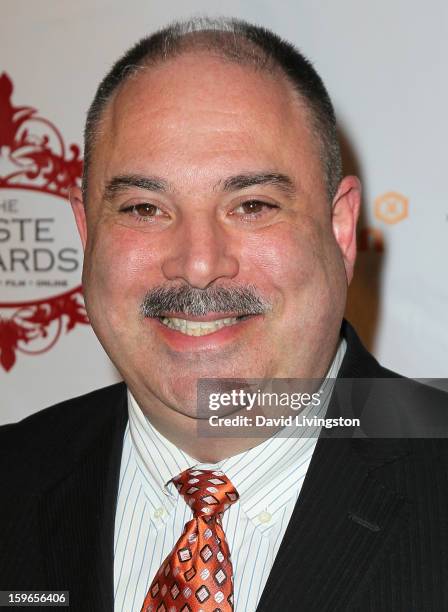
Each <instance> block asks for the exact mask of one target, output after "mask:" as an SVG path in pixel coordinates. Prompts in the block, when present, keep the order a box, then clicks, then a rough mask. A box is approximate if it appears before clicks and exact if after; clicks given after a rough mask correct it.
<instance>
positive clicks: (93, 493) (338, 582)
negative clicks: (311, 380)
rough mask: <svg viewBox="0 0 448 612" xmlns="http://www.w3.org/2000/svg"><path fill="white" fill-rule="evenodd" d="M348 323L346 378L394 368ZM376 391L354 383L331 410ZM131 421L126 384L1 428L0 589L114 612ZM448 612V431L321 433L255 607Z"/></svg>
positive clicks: (432, 398) (425, 397)
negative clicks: (369, 435) (120, 498)
mask: <svg viewBox="0 0 448 612" xmlns="http://www.w3.org/2000/svg"><path fill="white" fill-rule="evenodd" d="M343 332H344V334H345V336H346V338H347V342H348V348H347V353H346V355H345V358H344V361H343V365H342V367H341V371H340V376H341V377H356V378H360V377H364V378H369V379H370V378H373V377H383V378H389V377H393V376H396V375H394V374H393V373H391V372H389V371H388V370H385V369H383V368H381V367H380V366H379V365H378V363H377V362H376V361H375V360H374V358H373V357H372V356H371V355H370V354H369V353H367V351H366V350H365V349H364V348H363V347H362V345H361V343H360V341H359V339H358V338H357V336H356V334H355V332H354V331H353V330H352V328H351V327H350V326H349V325H348V324H344V326H343ZM413 393H414V395H416V396H417V397H418V399H419V403H420V404H423V406H424V410H425V413H427V414H429V415H430V414H431V410H432V409H433V408H432V407H433V406H435V405H437V406H439V407H440V406H441V405H444V406H445V407H446V406H447V402H446V396H445V395H444V394H442V393H441V392H437V391H435V390H430V389H428V388H426V387H418V386H417V387H415V388H413ZM335 397H336V396H335ZM365 402H366V390H365V386H361V387H360V389H357V387H356V385H354V386H353V387H351V390H350V397H348V398H346V400H344V402H342V403H343V405H342V406H338V405H337V403H338V400H337V398H336V399H335V401H333V400H332V404H331V406H330V411H332V412H337V411H338V410H339V411H342V412H344V411H346V410H348V411H349V412H350V411H353V412H354V413H356V414H359V412H360V411H362V409H363V406H364V405H365ZM347 406H348V408H347ZM391 410H396V411H397V412H400V411H401V412H402V411H405V410H406V406H401V405H400V399H399V398H396V406H395V404H394V405H393V406H392V407H391ZM126 422H127V401H126V388H125V385H124V384H123V383H120V384H117V385H113V386H111V387H107V388H105V389H100V390H98V391H94V392H93V393H89V394H88V395H85V396H83V397H79V398H75V399H72V400H69V401H67V402H63V403H62V404H59V405H57V406H53V407H51V408H48V409H46V410H43V411H41V412H39V413H37V414H34V415H32V416H30V417H28V418H27V419H25V420H23V421H22V422H20V423H17V424H13V425H7V426H4V427H2V428H0V491H1V494H0V495H1V498H0V499H1V501H0V590H6V589H11V590H12V589H15V590H19V589H20V590H25V589H28V590H31V589H36V590H37V589H39V590H45V589H48V590H69V591H70V603H71V605H70V610H72V612H90V611H92V612H112V610H113V533H114V515H115V504H116V498H117V485H118V477H119V468H120V458H121V448H122V440H123V433H124V429H125V426H126ZM447 610H448V448H447V441H446V440H445V439H384V440H381V439H359V438H351V439H341V438H339V439H338V438H336V439H333V438H332V437H322V438H321V439H320V440H319V441H318V444H317V447H316V450H315V453H314V455H313V458H312V461H311V465H310V467H309V470H308V473H307V476H306V478H305V482H304V485H303V488H302V491H301V493H300V496H299V500H298V502H297V504H296V507H295V510H294V513H293V515H292V518H291V521H290V523H289V525H288V528H287V531H286V534H285V536H284V539H283V542H282V544H281V547H280V550H279V553H278V555H277V558H276V560H275V563H274V566H273V568H272V571H271V574H270V576H269V579H268V582H267V584H266V588H265V589H264V592H263V595H262V598H261V601H260V603H259V606H258V611H259V612H272V611H274V612H276V611H279V612H289V611H299V612H326V611H328V612H329V611H331V612H341V611H344V612H345V611H352V612H354V611H357V612H430V611H434V612H443V611H447ZM129 612H131V611H129Z"/></svg>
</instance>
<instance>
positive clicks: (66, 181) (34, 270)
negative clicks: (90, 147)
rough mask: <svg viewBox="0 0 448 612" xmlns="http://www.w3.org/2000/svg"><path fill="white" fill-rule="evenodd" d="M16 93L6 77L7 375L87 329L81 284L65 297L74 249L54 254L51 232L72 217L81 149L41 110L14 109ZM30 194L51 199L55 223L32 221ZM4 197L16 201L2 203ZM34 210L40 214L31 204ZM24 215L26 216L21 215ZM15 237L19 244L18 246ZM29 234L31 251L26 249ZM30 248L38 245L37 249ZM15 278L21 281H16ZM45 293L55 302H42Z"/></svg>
mask: <svg viewBox="0 0 448 612" xmlns="http://www.w3.org/2000/svg"><path fill="white" fill-rule="evenodd" d="M12 94H13V83H12V81H11V79H10V78H9V76H8V75H7V74H5V73H3V74H2V75H1V76H0V205H1V206H2V207H3V208H2V209H1V210H0V213H1V212H8V213H11V214H10V215H9V217H5V218H0V222H1V223H0V232H1V233H0V248H3V249H4V250H3V251H0V295H1V297H0V366H1V367H3V368H4V370H6V371H9V370H11V368H12V367H13V366H14V364H15V363H16V359H17V353H19V352H21V353H26V354H33V355H36V354H40V353H42V352H45V351H48V350H49V349H50V348H51V347H52V346H53V345H54V344H55V343H56V342H57V340H58V339H59V337H60V335H61V333H62V332H69V331H71V330H72V329H73V328H74V327H75V326H76V325H77V324H87V323H88V319H87V315H86V312H85V308H84V302H83V298H82V289H81V285H80V284H79V278H78V277H77V276H76V286H74V287H73V286H71V287H69V289H68V290H64V291H63V292H62V293H61V287H63V286H64V285H67V284H68V283H69V282H71V283H72V285H73V283H74V281H73V278H75V274H74V272H75V270H77V268H79V262H78V260H77V259H76V258H77V257H78V255H77V252H76V249H74V248H71V247H70V246H69V247H67V246H66V245H62V246H61V245H59V247H61V248H58V250H57V251H56V250H55V249H56V247H55V244H56V243H58V241H59V242H60V241H61V239H60V238H59V236H58V233H57V232H54V228H55V224H56V222H57V221H58V219H59V218H60V215H61V214H63V215H66V214H67V213H66V210H67V208H68V206H67V196H68V190H69V188H70V187H71V186H72V185H75V184H78V183H79V181H80V178H81V175H82V159H81V158H80V148H79V147H78V145H76V144H72V145H70V147H69V150H68V151H67V149H66V146H65V143H64V139H63V137H62V135H61V133H60V131H59V130H58V129H57V128H56V127H55V126H54V125H53V124H52V123H51V122H50V121H49V120H47V119H45V118H43V117H41V116H39V114H38V112H37V110H36V109H34V108H32V107H29V106H14V105H13V103H12ZM3 190H10V191H3ZM24 192H27V194H28V200H27V201H26V202H25V203H24V202H21V201H20V194H23V193H24ZM31 192H32V193H33V194H34V195H33V196H32V197H35V198H38V196H37V194H38V193H40V194H41V196H42V194H44V195H45V196H50V197H49V198H48V197H47V201H48V202H49V204H48V206H47V204H46V206H47V208H48V207H50V209H51V210H53V209H54V210H56V215H55V216H54V218H53V217H52V216H49V215H48V214H47V216H46V217H45V218H35V217H36V214H37V213H33V214H34V217H33V214H31V215H30V214H29V211H30V210H31V209H30V206H31V204H30V200H29V197H30V195H31ZM5 194H19V196H17V195H16V197H15V198H13V197H12V196H11V197H8V196H6V197H3V196H5ZM2 197H3V199H1V198H2ZM20 206H21V207H22V208H21V209H20ZM8 207H10V208H8ZM32 207H33V208H32V210H38V207H37V206H35V204H34V203H32ZM63 207H65V208H63ZM24 210H25V212H26V213H27V214H23V213H24ZM61 211H62V212H61ZM14 213H15V214H14ZM14 232H15V234H16V235H17V238H16V243H14V244H13V240H14ZM51 232H53V234H54V236H53V237H52V234H51ZM28 235H29V236H30V240H29V244H27V243H26V240H27V239H28V238H27V236H28ZM30 241H31V242H32V241H34V242H33V244H32V246H33V248H32V249H31V248H30V246H29V245H30V244H31V242H30ZM19 243H20V244H19ZM11 245H12V246H11ZM33 266H34V267H33ZM19 272H20V274H18V273H19ZM56 273H57V274H58V275H59V280H58V281H56V280H52V281H50V280H48V278H49V275H50V274H53V275H54V274H56ZM36 274H37V276H36ZM39 274H40V276H39ZM45 274H46V276H45ZM63 274H65V275H66V276H70V281H62V280H60V279H61V278H62V275H63ZM8 275H9V276H8ZM18 276H21V280H17V278H18ZM56 287H57V289H56ZM17 292H19V295H17ZM30 292H31V293H30ZM33 292H34V293H33ZM42 292H44V293H46V294H48V293H51V294H52V295H50V296H48V295H39V294H42ZM55 293H56V295H55Z"/></svg>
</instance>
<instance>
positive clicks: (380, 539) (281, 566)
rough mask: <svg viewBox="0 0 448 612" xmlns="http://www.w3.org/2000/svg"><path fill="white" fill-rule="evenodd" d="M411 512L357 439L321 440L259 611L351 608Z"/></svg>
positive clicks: (303, 611)
mask: <svg viewBox="0 0 448 612" xmlns="http://www.w3.org/2000/svg"><path fill="white" fill-rule="evenodd" d="M405 518H406V509H405V507H404V504H403V500H402V499H401V498H400V497H399V496H398V495H396V494H395V493H394V492H392V491H388V490H387V489H386V488H385V487H384V486H383V485H382V484H381V483H379V482H377V481H376V480H375V478H374V477H373V476H370V475H369V473H368V470H367V467H366V465H365V464H364V463H363V461H362V460H361V459H360V458H359V457H358V455H357V453H356V451H355V450H354V449H353V444H352V441H350V440H346V439H339V440H332V439H321V440H319V442H318V444H317V447H316V450H315V453H314V455H313V459H312V462H311V464H310V468H309V470H308V473H307V476H306V478H305V482H304V484H303V489H302V491H301V494H300V497H299V501H298V503H297V504H296V507H295V510H294V513H293V515H292V518H291V521H290V523H289V525H288V528H287V530H286V533H285V536H284V538H283V541H282V545H281V547H280V550H279V553H278V555H277V557H276V560H275V563H274V566H273V568H272V571H271V574H270V576H269V579H268V582H267V584H266V587H265V589H264V591H263V595H262V598H261V600H260V603H259V606H258V608H257V610H258V612H268V611H271V610H285V611H289V610H300V611H301V612H306V611H310V612H311V611H313V612H314V611H315V610H319V612H324V611H326V610H331V611H332V612H336V611H337V610H341V611H342V610H344V611H345V610H346V609H347V605H348V604H349V602H351V601H352V600H353V599H354V598H355V597H356V594H357V592H359V591H360V590H361V589H362V587H363V585H364V584H365V582H366V581H367V580H368V577H369V575H370V573H371V572H372V571H373V570H374V569H375V565H376V564H377V563H378V562H379V559H380V557H381V552H382V551H384V550H385V548H387V546H388V545H390V543H391V542H392V540H393V538H394V535H395V534H396V533H398V531H399V529H400V526H401V524H402V521H403V520H405Z"/></svg>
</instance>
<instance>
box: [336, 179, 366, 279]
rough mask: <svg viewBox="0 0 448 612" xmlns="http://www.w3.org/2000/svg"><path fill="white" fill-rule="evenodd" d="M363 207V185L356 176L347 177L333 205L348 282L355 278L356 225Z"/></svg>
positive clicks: (338, 241) (337, 240) (342, 182)
mask: <svg viewBox="0 0 448 612" xmlns="http://www.w3.org/2000/svg"><path fill="white" fill-rule="evenodd" d="M360 206H361V183H360V181H359V179H358V178H357V177H356V176H346V177H344V178H343V179H342V181H341V182H340V184H339V188H338V190H337V193H336V195H335V197H334V199H333V204H332V225H333V233H334V236H335V238H336V242H337V243H338V245H339V248H340V249H341V253H342V257H343V260H344V266H345V272H346V275H347V282H348V284H350V282H351V280H352V278H353V270H354V267H355V261H356V223H357V221H358V216H359V210H360Z"/></svg>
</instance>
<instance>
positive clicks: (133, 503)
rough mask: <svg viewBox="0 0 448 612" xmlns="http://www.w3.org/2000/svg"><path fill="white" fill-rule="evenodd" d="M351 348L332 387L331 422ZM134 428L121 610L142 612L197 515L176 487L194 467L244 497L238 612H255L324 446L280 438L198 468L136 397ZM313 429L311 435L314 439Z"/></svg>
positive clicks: (127, 471)
mask: <svg viewBox="0 0 448 612" xmlns="http://www.w3.org/2000/svg"><path fill="white" fill-rule="evenodd" d="M345 349H346V343H345V340H342V341H341V343H340V345H339V348H338V351H337V353H336V356H335V358H334V360H333V363H332V365H331V367H330V369H329V371H328V373H327V379H326V381H325V382H324V385H323V387H324V389H323V390H324V395H323V397H325V400H324V401H323V402H322V403H321V405H320V407H319V409H318V412H316V413H315V414H316V416H324V415H325V412H326V409H327V406H328V401H329V399H330V396H331V392H332V389H333V385H334V378H335V377H336V375H337V372H338V370H339V367H340V365H341V362H342V359H343V357H344V354H345ZM128 400H129V401H128V405H129V422H128V425H127V427H126V431H125V436H124V444H123V452H122V459H121V469H120V481H119V492H118V502H117V511H116V515H115V536H114V590H115V612H140V609H141V605H142V603H143V600H144V598H145V596H146V593H147V591H148V588H149V586H150V584H151V582H152V579H153V577H154V576H155V574H156V572H157V570H158V569H159V567H160V565H161V564H162V562H163V561H164V559H165V558H166V556H167V555H168V554H169V553H170V552H171V550H172V548H173V546H174V545H175V543H176V542H177V540H178V538H179V537H180V535H181V534H182V531H183V528H184V525H185V523H186V522H187V521H189V520H190V519H191V517H192V512H191V509H190V508H189V507H188V506H187V504H186V503H185V502H184V500H183V498H182V497H179V495H178V493H177V491H176V489H175V488H174V485H173V484H172V483H169V481H170V480H171V479H172V478H173V476H176V475H177V474H179V473H180V472H183V471H184V470H186V469H187V468H189V467H192V466H196V467H198V468H201V467H202V468H206V469H211V468H213V469H218V470H222V471H223V472H224V473H225V474H226V475H227V476H228V477H229V478H230V480H231V481H232V483H233V485H234V486H235V488H236V489H237V491H238V493H239V495H240V499H239V500H238V501H237V502H236V503H235V504H233V505H232V506H230V508H229V509H228V510H227V511H226V512H225V513H224V516H223V521H222V524H223V528H224V531H225V534H226V537H227V541H228V543H229V547H230V552H231V558H232V564H233V570H234V591H235V593H234V596H235V611H236V612H254V611H255V609H256V607H257V604H258V601H259V599H260V597H261V593H262V591H263V588H264V586H265V584H266V581H267V578H268V575H269V572H270V571H271V568H272V565H273V563H274V559H275V556H276V554H277V551H278V549H279V547H280V543H281V541H282V538H283V535H284V533H285V530H286V527H287V525H288V522H289V519H290V517H291V514H292V511H293V509H294V505H295V503H296V501H297V498H298V496H299V493H300V490H301V487H302V483H303V481H304V478H305V475H306V472H307V469H308V466H309V464H310V461H311V457H312V454H313V451H314V448H315V446H316V442H317V435H318V429H317V428H316V430H315V432H313V433H314V435H313V437H306V438H305V437H298V436H299V434H300V432H299V431H298V429H297V428H291V432H290V435H289V437H283V436H285V432H282V437H280V436H278V435H275V436H273V437H271V438H269V439H267V440H265V441H263V442H261V443H260V444H259V445H257V446H255V447H253V448H251V449H249V450H247V451H244V452H242V453H239V454H238V455H235V456H233V457H228V458H227V459H224V460H223V461H220V462H219V463H216V464H205V463H198V462H197V460H196V459H193V458H192V457H189V456H188V455H187V454H186V453H185V452H183V451H182V450H181V449H179V448H177V447H176V446H175V445H174V444H172V443H171V442H170V441H169V440H167V439H166V438H165V437H163V436H162V435H161V434H160V433H159V432H158V431H157V430H156V429H155V428H154V427H153V426H152V425H151V423H150V422H149V421H148V419H147V418H146V417H145V416H144V415H143V413H142V411H141V409H140V408H139V406H138V405H137V403H136V401H135V399H134V398H133V397H132V395H131V394H130V393H128ZM309 432H310V430H307V435H310V434H309Z"/></svg>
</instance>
